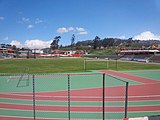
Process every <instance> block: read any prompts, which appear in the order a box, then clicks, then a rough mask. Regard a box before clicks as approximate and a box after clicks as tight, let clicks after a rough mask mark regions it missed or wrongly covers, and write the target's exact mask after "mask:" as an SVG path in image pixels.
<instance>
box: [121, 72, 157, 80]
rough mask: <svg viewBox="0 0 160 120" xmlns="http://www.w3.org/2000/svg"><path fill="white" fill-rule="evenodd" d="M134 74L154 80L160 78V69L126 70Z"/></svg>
mask: <svg viewBox="0 0 160 120" xmlns="http://www.w3.org/2000/svg"><path fill="white" fill-rule="evenodd" d="M124 72H126V73H130V74H132V75H136V76H141V77H144V78H150V79H154V80H160V70H133V71H124Z"/></svg>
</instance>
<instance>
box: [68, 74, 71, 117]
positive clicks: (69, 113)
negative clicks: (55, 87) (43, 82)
mask: <svg viewBox="0 0 160 120" xmlns="http://www.w3.org/2000/svg"><path fill="white" fill-rule="evenodd" d="M70 102H71V101H70V75H69V74H68V120H70V119H71V111H70V107H71V104H70Z"/></svg>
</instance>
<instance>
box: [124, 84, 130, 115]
mask: <svg viewBox="0 0 160 120" xmlns="http://www.w3.org/2000/svg"><path fill="white" fill-rule="evenodd" d="M128 85H129V82H126V96H125V115H124V118H127V111H128Z"/></svg>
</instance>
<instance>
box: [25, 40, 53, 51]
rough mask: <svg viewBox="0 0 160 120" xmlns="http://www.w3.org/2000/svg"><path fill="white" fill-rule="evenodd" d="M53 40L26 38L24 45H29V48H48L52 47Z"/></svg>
mask: <svg viewBox="0 0 160 120" xmlns="http://www.w3.org/2000/svg"><path fill="white" fill-rule="evenodd" d="M51 42H52V41H51V40H50V41H43V40H39V39H35V40H26V41H25V44H24V46H25V47H28V48H31V49H33V48H38V49H41V48H47V47H50V44H51Z"/></svg>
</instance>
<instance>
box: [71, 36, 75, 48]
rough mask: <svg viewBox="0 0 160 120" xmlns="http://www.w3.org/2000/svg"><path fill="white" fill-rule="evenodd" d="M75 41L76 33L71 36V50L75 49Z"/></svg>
mask: <svg viewBox="0 0 160 120" xmlns="http://www.w3.org/2000/svg"><path fill="white" fill-rule="evenodd" d="M74 42H75V35H74V34H73V35H72V38H71V50H72V49H73V46H74V44H75V43H74Z"/></svg>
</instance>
